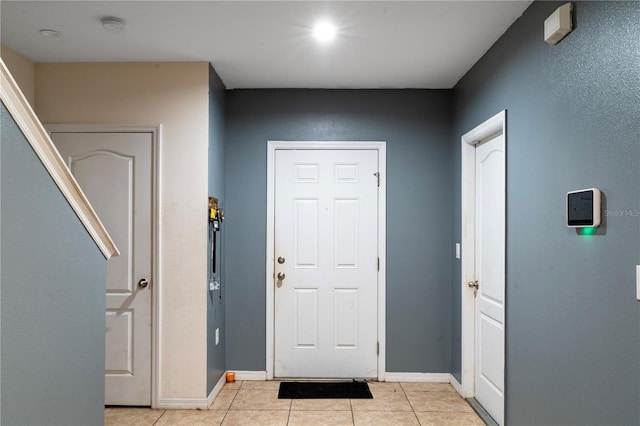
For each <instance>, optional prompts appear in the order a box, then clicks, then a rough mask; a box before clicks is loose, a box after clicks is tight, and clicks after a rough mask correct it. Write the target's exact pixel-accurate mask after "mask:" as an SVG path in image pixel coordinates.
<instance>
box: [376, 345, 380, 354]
mask: <svg viewBox="0 0 640 426" xmlns="http://www.w3.org/2000/svg"><path fill="white" fill-rule="evenodd" d="M376 355H380V342H378V343H376Z"/></svg>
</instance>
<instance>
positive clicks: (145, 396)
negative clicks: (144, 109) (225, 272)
mask: <svg viewBox="0 0 640 426" xmlns="http://www.w3.org/2000/svg"><path fill="white" fill-rule="evenodd" d="M51 137H52V139H53V141H54V143H55V145H56V146H57V147H58V150H59V151H60V153H61V154H62V157H63V158H64V159H65V162H66V163H67V165H68V166H69V168H70V169H71V172H72V173H73V175H74V176H75V178H76V180H77V181H78V182H79V184H80V186H81V188H82V190H83V191H84V193H85V195H86V196H87V198H88V199H89V201H90V202H91V204H92V205H93V207H94V209H95V210H96V212H97V213H98V216H99V217H100V219H101V220H102V221H103V223H104V225H105V227H106V229H107V231H108V232H109V234H110V235H111V236H112V238H113V239H114V241H115V243H116V245H117V246H118V248H119V249H120V256H119V257H115V258H113V259H111V260H110V261H109V262H108V263H107V285H106V304H107V306H106V353H105V404H106V405H143V406H146V405H151V287H150V284H149V283H151V278H152V277H151V190H152V188H151V151H152V134H151V133H58V132H55V133H52V135H51ZM88 284H89V285H90V284H91V283H88Z"/></svg>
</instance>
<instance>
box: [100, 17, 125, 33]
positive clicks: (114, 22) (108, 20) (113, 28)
mask: <svg viewBox="0 0 640 426" xmlns="http://www.w3.org/2000/svg"><path fill="white" fill-rule="evenodd" d="M100 23H102V28H104V30H105V31H109V32H111V33H119V32H121V31H124V27H125V26H126V23H125V22H124V19H120V18H116V17H115V16H106V17H104V18H102V19H100Z"/></svg>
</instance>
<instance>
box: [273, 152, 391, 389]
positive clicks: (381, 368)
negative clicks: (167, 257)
mask: <svg viewBox="0 0 640 426" xmlns="http://www.w3.org/2000/svg"><path fill="white" fill-rule="evenodd" d="M278 149H327V150H338V149H368V150H377V151H378V171H379V172H380V188H379V191H378V256H379V258H380V268H379V270H378V343H379V352H378V380H379V381H384V380H385V365H386V357H385V354H386V351H385V348H386V339H385V337H386V336H385V330H386V316H385V315H386V264H387V257H386V247H387V237H386V229H387V227H386V223H387V218H386V212H387V209H386V206H387V185H386V176H387V173H386V172H387V169H386V167H387V151H386V142H364V141H363V142H353V141H345V142H341V141H332V142H314V141H308V142H304V141H267V258H266V276H265V281H266V289H267V298H266V299H267V300H266V304H267V330H266V332H267V348H266V349H267V353H266V358H267V359H266V361H267V363H266V372H267V380H273V377H274V365H275V364H274V363H275V353H274V349H275V341H274V338H275V333H274V327H275V311H274V308H275V307H274V304H275V292H274V282H273V276H274V275H273V274H274V262H275V253H274V250H275V158H276V155H275V154H276V150H278Z"/></svg>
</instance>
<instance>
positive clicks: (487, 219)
mask: <svg viewBox="0 0 640 426" xmlns="http://www.w3.org/2000/svg"><path fill="white" fill-rule="evenodd" d="M475 151H476V160H475V162H476V166H475V170H476V177H475V184H476V236H475V241H476V243H475V245H476V247H475V253H476V262H475V265H476V270H475V277H476V280H478V290H477V292H476V304H475V305H476V308H475V310H476V312H475V326H476V354H475V357H476V361H475V397H476V400H477V401H478V402H479V403H480V404H481V405H482V406H483V407H484V408H485V409H486V410H487V412H488V413H489V414H490V415H491V416H492V417H493V418H494V419H495V420H496V421H497V422H498V424H503V423H504V336H505V332H504V324H505V322H504V321H505V303H504V302H505V185H506V184H505V182H506V178H505V139H504V134H500V135H498V136H494V137H493V138H490V139H487V140H486V141H483V142H482V143H481V144H480V145H478V146H477V147H476V149H475Z"/></svg>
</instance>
